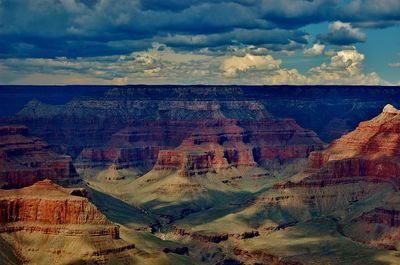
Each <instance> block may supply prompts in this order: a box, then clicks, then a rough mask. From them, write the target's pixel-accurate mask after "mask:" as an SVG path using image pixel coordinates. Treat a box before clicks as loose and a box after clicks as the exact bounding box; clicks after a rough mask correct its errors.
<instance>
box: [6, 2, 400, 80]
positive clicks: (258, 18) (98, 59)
mask: <svg viewBox="0 0 400 265" xmlns="http://www.w3.org/2000/svg"><path fill="white" fill-rule="evenodd" d="M0 84H111V85H112V84H114V85H123V84H254V85H276V84H292V85H294V84H299V85H303V84H304V85H307V84H309V85H314V84H338V85H346V84H352V85H353V84H354V85H400V0H279V1H278V0H0Z"/></svg>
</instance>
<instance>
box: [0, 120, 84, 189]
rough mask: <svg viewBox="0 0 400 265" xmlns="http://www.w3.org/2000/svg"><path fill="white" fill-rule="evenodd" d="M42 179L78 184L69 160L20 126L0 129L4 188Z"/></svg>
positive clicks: (77, 178) (64, 183)
mask: <svg viewBox="0 0 400 265" xmlns="http://www.w3.org/2000/svg"><path fill="white" fill-rule="evenodd" d="M45 178H48V179H51V180H53V181H55V182H57V183H60V184H63V185H68V184H73V183H77V182H79V181H80V178H79V176H78V175H77V173H76V171H75V168H74V166H73V165H72V159H71V157H69V156H66V155H59V154H56V153H54V152H53V151H51V150H50V149H49V147H48V145H47V144H46V143H45V142H44V141H43V140H41V139H40V138H37V137H31V136H29V133H28V128H27V127H25V126H22V125H10V126H1V127H0V183H1V185H2V186H3V187H5V188H19V187H25V186H29V185H32V184H33V183H35V182H36V181H39V180H43V179H45Z"/></svg>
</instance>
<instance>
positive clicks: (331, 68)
mask: <svg viewBox="0 0 400 265" xmlns="http://www.w3.org/2000/svg"><path fill="white" fill-rule="evenodd" d="M363 62H364V55H363V54H361V53H359V52H358V51H357V50H356V49H355V48H354V49H347V50H341V51H338V52H337V53H336V55H334V56H332V57H331V60H330V62H328V63H323V64H321V65H320V66H317V67H313V68H311V69H310V70H309V71H308V73H309V75H310V78H311V80H312V82H313V83H316V84H370V85H372V84H381V83H383V81H382V80H381V79H380V77H379V75H378V74H377V73H375V72H371V73H367V74H364V73H363V67H364V64H363Z"/></svg>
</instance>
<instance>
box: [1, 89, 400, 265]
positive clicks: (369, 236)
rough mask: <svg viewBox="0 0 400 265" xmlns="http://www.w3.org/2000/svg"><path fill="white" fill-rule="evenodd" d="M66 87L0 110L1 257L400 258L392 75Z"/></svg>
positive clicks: (33, 260) (284, 262) (12, 260)
mask: <svg viewBox="0 0 400 265" xmlns="http://www.w3.org/2000/svg"><path fill="white" fill-rule="evenodd" d="M74 89H75V90H73V91H74V92H73V93H77V94H76V95H77V97H69V98H67V99H65V101H64V102H61V101H62V100H61V99H57V100H55V99H54V101H53V102H52V101H51V100H49V101H48V102H46V100H47V99H46V98H42V99H41V101H38V100H31V99H32V97H30V98H29V97H28V96H27V97H26V98H27V99H28V98H29V100H28V101H29V102H28V103H27V104H25V106H23V107H22V106H21V109H20V110H19V111H18V112H17V113H16V115H15V116H9V117H3V118H1V119H0V122H1V123H8V124H10V123H11V124H12V123H25V124H27V125H28V126H29V133H28V129H27V127H25V126H23V125H6V126H3V127H0V135H1V136H0V139H1V141H0V151H1V153H0V154H1V156H0V168H1V172H2V175H1V177H2V178H1V182H2V189H0V207H1V209H0V210H1V211H0V221H1V223H2V226H1V227H2V228H1V232H0V258H1V260H2V261H4V263H5V264H21V263H27V264H49V263H52V264H93V263H94V264H218V265H222V264H246V265H247V264H249V265H250V264H251V265H254V264H276V265H302V264H304V265H309V264H310V265H311V264H339V265H341V264H343V265H344V264H346V265H348V264H360V265H361V264H363V265H365V264H367V265H369V264H370V265H373V264H378V265H388V264H399V263H400V256H399V249H400V245H399V241H400V230H399V229H400V207H399V205H400V196H399V195H400V194H399V187H400V186H399V185H400V151H399V150H400V149H399V146H400V145H399V143H400V137H399V135H400V134H399V133H400V130H399V128H400V111H399V110H397V109H396V108H395V107H394V106H393V105H386V103H388V102H392V103H394V104H395V103H396V102H397V101H398V99H400V93H399V92H398V90H396V88H379V89H381V90H380V91H383V92H382V93H381V92H380V93H378V92H377V91H376V90H374V89H377V88H373V87H353V88H352V87H341V88H340V89H341V90H340V89H339V88H338V87H270V88H267V87H203V86H199V87H191V86H190V87H168V86H167V87H146V86H131V87H116V88H111V89H110V87H104V88H103V87H100V88H99V87H97V88H93V89H92V88H86V89H88V90H87V91H90V93H88V94H86V95H84V93H83V92H79V89H77V88H74ZM0 94H1V93H0ZM385 105H386V106H385ZM384 106H385V107H384ZM382 108H383V110H382ZM378 109H379V110H378ZM374 115H376V116H375V117H374ZM358 122H360V123H359V124H358ZM299 124H300V125H299ZM357 124H358V126H357ZM312 129H313V130H315V132H314V131H313V130H312ZM38 136H40V137H41V138H43V139H44V140H46V142H49V145H47V144H46V143H45V142H44V140H41V138H38ZM320 136H321V138H320ZM333 138H337V139H336V140H333V141H331V140H332V139H333ZM320 139H323V140H324V141H325V143H327V145H325V144H324V142H323V141H322V140H320ZM61 154H64V155H61ZM66 154H68V155H66ZM69 155H71V156H69ZM71 157H72V158H71ZM75 168H76V170H75ZM27 172H28V173H27ZM45 179H46V180H45ZM49 179H51V180H49ZM80 180H82V181H80ZM56 183H57V184H56ZM32 184H33V185H32ZM58 184H60V185H62V186H63V187H62V186H59V185H58ZM31 185H32V186H31ZM21 187H23V188H21ZM67 187H69V188H67ZM44 253H50V254H46V255H45V254H44Z"/></svg>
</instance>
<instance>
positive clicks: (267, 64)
mask: <svg viewBox="0 0 400 265" xmlns="http://www.w3.org/2000/svg"><path fill="white" fill-rule="evenodd" d="M281 63H282V61H281V60H275V59H274V58H272V56H271V55H266V56H257V55H252V54H246V55H245V56H243V57H239V56H232V57H230V58H226V59H225V60H224V61H223V62H222V65H221V70H222V71H223V74H224V75H225V76H228V77H229V76H236V75H237V74H238V73H240V72H246V71H249V70H253V71H254V70H256V71H272V70H277V69H278V68H279V65H280V64H281Z"/></svg>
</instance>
